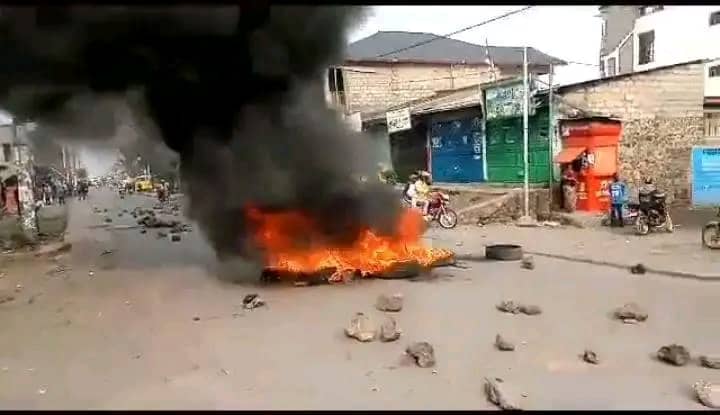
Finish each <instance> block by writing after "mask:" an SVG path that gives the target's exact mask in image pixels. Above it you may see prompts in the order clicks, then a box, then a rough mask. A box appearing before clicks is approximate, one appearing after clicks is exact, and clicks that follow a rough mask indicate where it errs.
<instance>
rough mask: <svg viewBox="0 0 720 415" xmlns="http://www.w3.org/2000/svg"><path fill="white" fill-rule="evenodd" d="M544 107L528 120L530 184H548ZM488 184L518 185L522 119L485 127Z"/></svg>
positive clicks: (547, 113) (547, 125) (520, 163)
mask: <svg viewBox="0 0 720 415" xmlns="http://www.w3.org/2000/svg"><path fill="white" fill-rule="evenodd" d="M548 115H549V112H548V107H547V106H545V107H540V108H538V109H537V111H536V112H535V115H533V116H530V117H529V118H528V158H529V162H530V165H529V168H528V170H529V173H530V178H529V179H530V180H529V181H530V183H547V182H548V181H549V180H550V172H551V170H550V142H549V140H548V130H549V118H548ZM485 134H486V137H487V138H486V140H487V144H486V145H487V152H486V157H487V169H488V182H491V183H522V182H523V180H524V177H523V170H524V169H523V120H522V117H513V118H504V119H491V120H487V121H486V124H485Z"/></svg>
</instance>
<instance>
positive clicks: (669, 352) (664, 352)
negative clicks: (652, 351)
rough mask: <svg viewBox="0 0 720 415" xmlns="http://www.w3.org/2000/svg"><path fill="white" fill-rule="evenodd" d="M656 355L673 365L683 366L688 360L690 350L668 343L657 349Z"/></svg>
mask: <svg viewBox="0 0 720 415" xmlns="http://www.w3.org/2000/svg"><path fill="white" fill-rule="evenodd" d="M657 357H658V359H660V360H661V361H663V362H665V363H669V364H671V365H675V366H685V365H686V364H688V362H689V361H690V352H689V351H688V349H687V348H685V346H681V345H679V344H670V345H668V346H663V347H661V348H660V349H658V351H657Z"/></svg>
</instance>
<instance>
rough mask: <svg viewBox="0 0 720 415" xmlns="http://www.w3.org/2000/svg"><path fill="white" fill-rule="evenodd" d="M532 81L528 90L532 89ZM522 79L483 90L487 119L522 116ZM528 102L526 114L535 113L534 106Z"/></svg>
mask: <svg viewBox="0 0 720 415" xmlns="http://www.w3.org/2000/svg"><path fill="white" fill-rule="evenodd" d="M532 89H533V88H532V83H531V84H530V90H531V91H532ZM523 96H524V94H523V82H522V80H520V81H517V82H513V83H510V84H505V85H501V86H496V87H492V88H487V89H486V90H485V113H486V118H487V119H488V120H491V119H496V118H509V117H522V115H523ZM529 104H530V103H528V115H534V114H535V106H534V105H529Z"/></svg>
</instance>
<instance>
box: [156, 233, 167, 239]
mask: <svg viewBox="0 0 720 415" xmlns="http://www.w3.org/2000/svg"><path fill="white" fill-rule="evenodd" d="M167 236H168V234H167V233H166V232H163V231H158V233H157V238H158V239H163V238H167Z"/></svg>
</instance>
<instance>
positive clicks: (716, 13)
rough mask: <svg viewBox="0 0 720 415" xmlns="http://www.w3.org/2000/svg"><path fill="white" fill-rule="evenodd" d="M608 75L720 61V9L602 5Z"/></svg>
mask: <svg viewBox="0 0 720 415" xmlns="http://www.w3.org/2000/svg"><path fill="white" fill-rule="evenodd" d="M600 16H601V18H602V19H603V24H602V40H601V46H600V68H601V75H602V76H615V75H622V74H625V73H629V72H638V71H643V70H647V69H653V68H659V67H665V66H669V65H675V64H678V63H683V62H689V61H692V60H698V59H709V60H714V59H718V58H720V6H601V7H600Z"/></svg>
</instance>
